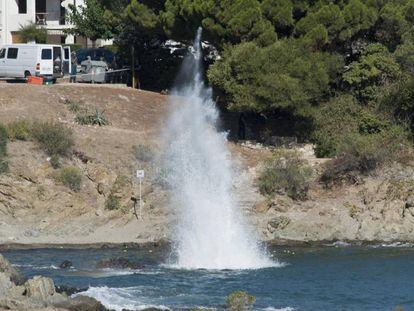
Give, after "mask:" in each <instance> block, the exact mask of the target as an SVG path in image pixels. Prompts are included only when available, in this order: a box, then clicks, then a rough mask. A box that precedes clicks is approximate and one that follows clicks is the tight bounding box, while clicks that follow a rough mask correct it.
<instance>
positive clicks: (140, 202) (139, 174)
mask: <svg viewBox="0 0 414 311" xmlns="http://www.w3.org/2000/svg"><path fill="white" fill-rule="evenodd" d="M144 177H145V171H144V170H137V178H138V179H139V219H140V220H141V221H142V220H143V218H142V179H143V178H144Z"/></svg>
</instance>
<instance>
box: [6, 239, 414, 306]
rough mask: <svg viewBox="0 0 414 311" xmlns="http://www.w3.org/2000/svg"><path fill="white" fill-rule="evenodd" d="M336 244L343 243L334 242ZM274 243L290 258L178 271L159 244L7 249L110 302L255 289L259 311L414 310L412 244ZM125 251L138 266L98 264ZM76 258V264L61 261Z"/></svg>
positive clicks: (14, 257)
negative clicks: (270, 264) (260, 265)
mask: <svg viewBox="0 0 414 311" xmlns="http://www.w3.org/2000/svg"><path fill="white" fill-rule="evenodd" d="M337 246H338V245H337ZM339 246H340V247H324V248H316V247H315V248H274V249H271V251H272V254H273V255H274V256H277V257H278V258H279V260H280V261H282V262H284V263H285V264H286V265H285V266H284V267H280V268H266V269H259V270H240V271H237V270H236V271H208V270H179V269H170V268H167V267H165V266H163V265H162V263H163V262H165V261H166V256H168V251H167V250H164V249H160V248H155V249H128V250H124V249H99V250H90V249H89V250H88V249H86V250H67V249H65V250H63V249H49V250H15V251H6V252H4V255H5V256H6V257H7V258H8V259H9V260H10V261H11V262H12V263H13V264H15V265H16V266H17V267H19V268H20V269H21V270H22V271H23V272H24V273H25V274H26V275H27V276H29V277H31V276H34V275H39V274H40V275H44V276H48V277H52V278H53V279H54V280H55V282H56V284H58V285H62V284H64V285H70V286H75V287H79V288H85V290H87V291H86V294H88V295H90V296H93V297H95V298H98V299H99V300H101V301H102V302H103V303H104V304H106V305H107V306H108V307H112V308H116V309H117V310H121V309H122V308H137V309H138V308H143V307H147V306H150V305H152V306H166V307H169V308H172V309H174V310H176V309H179V308H185V307H194V306H205V307H215V308H220V307H223V303H224V297H225V296H226V295H228V294H229V293H231V292H233V291H235V290H246V291H248V292H249V293H251V294H253V295H254V296H256V298H257V299H256V302H255V305H254V309H255V310H265V309H266V310H275V309H276V310H278V309H282V310H393V309H394V308H395V307H396V306H397V305H401V306H403V307H404V308H405V310H413V309H414V296H413V289H414V285H413V284H414V283H413V280H414V269H413V262H414V249H413V248H412V247H410V245H393V247H383V246H379V247H375V248H374V247H367V248H358V247H349V246H348V247H347V246H346V245H339ZM119 256H123V257H128V258H130V260H131V261H134V262H140V263H143V264H145V266H146V267H145V268H144V269H142V270H139V271H131V270H123V271H115V270H98V269H95V268H94V267H95V264H96V262H97V261H99V260H100V259H103V258H111V257H119ZM63 260H71V261H72V262H73V264H74V268H73V269H69V270H61V269H59V268H57V267H58V266H59V264H60V263H61V262H62V261H63Z"/></svg>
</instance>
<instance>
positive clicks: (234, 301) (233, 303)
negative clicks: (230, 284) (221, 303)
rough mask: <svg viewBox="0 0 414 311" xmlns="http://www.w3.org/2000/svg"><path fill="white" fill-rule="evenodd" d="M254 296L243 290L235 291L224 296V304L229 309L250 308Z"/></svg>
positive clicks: (236, 310)
mask: <svg viewBox="0 0 414 311" xmlns="http://www.w3.org/2000/svg"><path fill="white" fill-rule="evenodd" d="M255 300H256V298H255V297H254V296H252V295H249V294H248V293H246V292H243V291H236V292H234V293H231V294H230V295H228V296H227V297H226V305H227V308H228V310H230V311H245V310H251V308H252V305H253V303H254V301H255Z"/></svg>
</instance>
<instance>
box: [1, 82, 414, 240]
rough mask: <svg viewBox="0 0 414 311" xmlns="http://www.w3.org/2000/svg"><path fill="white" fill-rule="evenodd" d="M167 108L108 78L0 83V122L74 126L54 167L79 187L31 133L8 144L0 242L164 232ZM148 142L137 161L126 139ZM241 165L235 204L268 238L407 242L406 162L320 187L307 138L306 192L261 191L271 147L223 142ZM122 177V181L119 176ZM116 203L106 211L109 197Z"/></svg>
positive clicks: (409, 173) (413, 216)
mask: <svg viewBox="0 0 414 311" xmlns="http://www.w3.org/2000/svg"><path fill="white" fill-rule="evenodd" d="M74 106H76V107H77V108H76V109H78V110H81V111H82V110H85V109H88V110H89V111H92V112H93V111H95V109H99V111H103V115H104V116H105V117H106V118H107V119H108V121H109V122H110V124H109V125H107V126H101V127H99V126H90V125H79V124H78V123H77V122H75V116H76V112H73V111H74V110H76V109H74ZM167 116H168V97H167V96H164V95H160V94H157V93H151V92H145V91H137V90H132V89H128V88H122V87H114V86H94V85H65V84H62V85H55V86H51V87H38V86H30V85H25V84H0V123H3V124H9V123H10V122H13V121H16V120H21V119H26V120H28V121H30V122H35V121H49V122H50V121H53V122H59V123H62V124H64V125H65V126H67V127H69V128H71V129H72V130H73V132H74V137H75V147H74V153H73V155H72V156H71V157H69V158H66V159H63V160H62V163H61V165H62V167H69V166H74V167H76V168H78V169H79V170H80V171H81V173H82V183H81V189H80V191H78V192H75V191H72V190H70V189H69V188H67V187H66V186H64V185H63V184H62V183H61V182H59V181H57V180H56V174H57V172H58V170H55V169H53V168H52V166H51V164H50V158H49V157H48V156H47V155H46V154H45V153H44V152H43V151H42V150H41V149H39V147H38V146H37V145H36V144H35V143H34V142H33V141H19V140H15V141H11V142H9V143H8V161H9V165H10V173H8V174H3V175H0V215H1V216H0V244H3V245H9V244H27V245H34V244H36V245H38V246H41V245H44V244H49V245H50V244H59V245H66V244H100V243H130V242H131V243H146V242H158V241H161V240H169V239H171V237H172V233H173V228H174V223H175V221H176V219H175V215H174V208H173V207H172V206H169V204H168V195H169V192H168V190H166V189H164V188H163V187H162V183H160V182H159V172H160V168H161V166H160V164H159V163H160V162H159V159H158V158H159V157H160V155H162V146H160V141H159V137H160V134H161V133H162V130H163V124H164V122H165V120H166V117H167ZM138 145H145V146H148V147H149V148H150V149H151V150H152V151H153V152H154V154H155V156H154V157H153V159H151V161H142V160H138V159H137V158H136V157H135V156H134V153H133V146H138ZM230 149H231V151H232V153H233V155H234V158H235V159H236V160H237V161H235V162H236V163H237V165H238V167H239V170H238V171H239V172H240V174H239V175H238V179H237V180H235V185H234V187H235V192H236V195H237V197H238V200H239V206H240V208H241V209H242V210H243V212H244V213H245V214H246V215H247V216H248V220H249V222H252V223H253V224H255V226H256V228H257V229H258V231H259V234H260V237H261V238H262V239H263V240H266V241H273V242H275V243H284V242H286V241H288V242H289V241H290V242H292V241H296V242H298V241H299V242H304V241H336V240H349V241H369V242H375V241H387V242H392V241H414V234H413V228H414V226H413V225H414V211H413V208H414V199H413V197H414V195H413V194H414V185H413V182H412V180H413V178H414V170H413V168H412V167H411V166H408V164H407V166H401V165H397V164H394V165H391V166H389V167H387V168H386V169H383V170H379V171H376V172H375V173H373V174H371V175H369V176H365V177H361V178H360V179H359V180H358V182H357V183H354V184H352V185H342V186H337V187H333V188H329V189H326V188H324V187H323V186H322V185H321V184H320V183H319V182H318V178H317V177H318V174H319V173H320V171H321V166H320V165H321V163H322V162H324V161H325V160H323V159H316V158H315V157H314V155H313V152H312V147H311V146H310V145H306V146H299V147H298V148H297V150H299V152H301V154H302V156H303V157H304V158H305V159H306V160H308V161H309V162H310V163H311V165H312V166H313V168H314V172H315V173H314V177H313V182H312V184H311V186H310V189H309V195H308V198H307V200H305V201H298V200H296V201H295V200H292V199H290V198H289V197H288V196H286V195H284V194H278V195H276V196H275V197H274V198H271V199H266V198H264V197H263V196H261V195H259V194H258V190H257V188H256V187H255V179H256V177H257V173H258V171H259V168H260V163H261V162H262V160H263V159H265V158H266V157H268V156H269V155H270V154H271V153H270V151H269V150H267V149H266V148H263V147H262V146H255V145H251V144H241V145H240V144H234V143H230ZM137 168H144V169H145V170H146V172H147V177H146V179H145V181H144V184H143V197H144V208H143V220H142V221H141V220H138V219H137V218H136V217H135V215H134V213H133V211H134V209H133V201H132V200H131V198H132V197H137V196H138V184H137V181H136V180H135V178H134V173H135V170H136V169H137ZM121 181H122V182H121ZM111 195H113V196H116V197H117V198H119V200H120V208H119V209H116V210H108V208H107V201H108V198H109V197H110V196H111Z"/></svg>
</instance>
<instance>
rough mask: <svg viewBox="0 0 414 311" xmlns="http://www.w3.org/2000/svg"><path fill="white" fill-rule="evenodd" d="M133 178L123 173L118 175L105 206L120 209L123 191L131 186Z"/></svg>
mask: <svg viewBox="0 0 414 311" xmlns="http://www.w3.org/2000/svg"><path fill="white" fill-rule="evenodd" d="M131 184H132V182H131V180H130V179H129V178H128V177H126V176H123V175H120V176H117V178H116V180H115V182H114V184H113V185H112V188H111V192H110V193H109V195H108V197H107V199H106V201H105V208H106V209H108V210H119V209H121V208H122V204H121V197H122V192H123V191H124V190H125V189H126V188H128V187H130V186H131Z"/></svg>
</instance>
